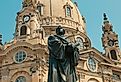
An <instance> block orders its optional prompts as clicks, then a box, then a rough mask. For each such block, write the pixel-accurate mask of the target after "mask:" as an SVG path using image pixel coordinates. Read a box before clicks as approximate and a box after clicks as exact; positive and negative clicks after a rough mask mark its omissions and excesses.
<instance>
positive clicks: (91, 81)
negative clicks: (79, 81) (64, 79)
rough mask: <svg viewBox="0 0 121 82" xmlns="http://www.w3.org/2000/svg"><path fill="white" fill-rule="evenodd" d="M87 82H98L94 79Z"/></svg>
mask: <svg viewBox="0 0 121 82" xmlns="http://www.w3.org/2000/svg"><path fill="white" fill-rule="evenodd" d="M88 82H99V81H98V80H96V79H93V78H91V79H89V80H88Z"/></svg>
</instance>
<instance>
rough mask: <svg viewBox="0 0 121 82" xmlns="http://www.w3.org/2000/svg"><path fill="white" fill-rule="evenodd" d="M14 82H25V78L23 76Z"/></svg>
mask: <svg viewBox="0 0 121 82" xmlns="http://www.w3.org/2000/svg"><path fill="white" fill-rule="evenodd" d="M15 82H26V78H25V77H24V76H20V77H18V78H17V79H16V81H15Z"/></svg>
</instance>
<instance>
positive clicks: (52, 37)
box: [48, 35, 56, 40]
mask: <svg viewBox="0 0 121 82" xmlns="http://www.w3.org/2000/svg"><path fill="white" fill-rule="evenodd" d="M55 38H56V37H55V36H54V35H50V36H49V37H48V40H52V39H55Z"/></svg>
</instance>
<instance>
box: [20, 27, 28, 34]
mask: <svg viewBox="0 0 121 82" xmlns="http://www.w3.org/2000/svg"><path fill="white" fill-rule="evenodd" d="M26 34H27V27H26V26H22V27H21V29H20V36H21V35H26Z"/></svg>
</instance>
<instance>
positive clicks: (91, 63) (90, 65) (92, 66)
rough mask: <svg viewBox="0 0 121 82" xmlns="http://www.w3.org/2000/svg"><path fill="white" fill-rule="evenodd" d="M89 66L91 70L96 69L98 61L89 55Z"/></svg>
mask: <svg viewBox="0 0 121 82" xmlns="http://www.w3.org/2000/svg"><path fill="white" fill-rule="evenodd" d="M88 66H89V69H90V70H91V71H95V70H96V62H95V60H94V59H93V58H91V57H89V59H88Z"/></svg>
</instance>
